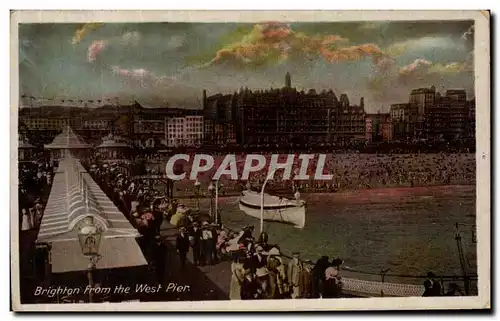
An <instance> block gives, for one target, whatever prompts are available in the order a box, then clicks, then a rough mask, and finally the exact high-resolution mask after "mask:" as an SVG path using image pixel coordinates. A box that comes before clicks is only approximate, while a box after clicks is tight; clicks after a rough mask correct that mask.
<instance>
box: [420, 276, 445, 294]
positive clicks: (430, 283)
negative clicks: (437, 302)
mask: <svg viewBox="0 0 500 321" xmlns="http://www.w3.org/2000/svg"><path fill="white" fill-rule="evenodd" d="M424 288H425V291H424V294H423V295H422V296H441V295H442V293H441V289H442V286H441V282H439V281H438V280H437V279H436V275H435V274H434V273H432V272H429V273H427V280H425V281H424Z"/></svg>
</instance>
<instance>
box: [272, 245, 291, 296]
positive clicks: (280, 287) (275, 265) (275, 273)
mask: <svg viewBox="0 0 500 321" xmlns="http://www.w3.org/2000/svg"><path fill="white" fill-rule="evenodd" d="M268 255H269V257H268V259H267V270H268V271H269V286H268V298H269V299H282V298H283V296H284V294H285V293H286V292H287V289H285V284H286V273H285V266H284V264H283V259H282V258H281V256H280V251H279V249H278V248H276V247H273V248H272V249H271V250H269V252H268Z"/></svg>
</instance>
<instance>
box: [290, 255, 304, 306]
mask: <svg viewBox="0 0 500 321" xmlns="http://www.w3.org/2000/svg"><path fill="white" fill-rule="evenodd" d="M292 256H293V258H292V260H290V262H289V263H288V282H290V287H291V291H292V299H298V298H299V297H300V287H299V286H300V273H301V272H302V263H301V262H300V260H299V256H300V253H299V252H293V253H292Z"/></svg>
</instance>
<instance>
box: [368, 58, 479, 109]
mask: <svg viewBox="0 0 500 321" xmlns="http://www.w3.org/2000/svg"><path fill="white" fill-rule="evenodd" d="M376 67H377V68H375V72H374V74H372V76H371V77H370V78H369V79H368V84H367V88H368V90H369V92H370V95H369V98H370V100H371V101H373V102H390V101H392V102H401V101H406V100H407V99H408V93H409V92H410V90H411V89H413V88H416V87H420V86H430V84H441V85H444V84H446V85H449V86H455V87H456V86H457V85H458V86H463V85H464V84H467V83H468V80H467V79H468V77H470V75H471V72H472V71H473V66H472V64H471V60H469V59H468V60H465V61H458V62H448V63H441V62H433V61H430V60H428V59H424V58H418V59H415V60H413V61H412V62H410V63H409V64H407V65H402V66H398V65H397V63H396V61H394V60H392V59H388V58H384V59H381V60H380V61H378V64H377V65H376ZM466 89H468V90H471V89H472V88H466Z"/></svg>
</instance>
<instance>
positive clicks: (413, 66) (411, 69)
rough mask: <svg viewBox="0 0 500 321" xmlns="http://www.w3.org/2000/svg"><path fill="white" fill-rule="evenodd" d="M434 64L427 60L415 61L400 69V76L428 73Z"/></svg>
mask: <svg viewBox="0 0 500 321" xmlns="http://www.w3.org/2000/svg"><path fill="white" fill-rule="evenodd" d="M431 65H432V62H430V61H428V60H425V59H415V60H414V61H413V62H412V63H410V64H408V65H406V66H403V67H400V68H399V71H398V72H399V76H401V77H407V76H412V75H414V74H416V73H419V72H420V71H422V70H425V71H427V69H428V67H429V66H431Z"/></svg>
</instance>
